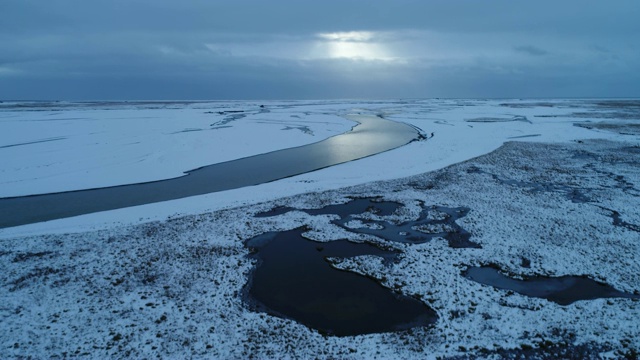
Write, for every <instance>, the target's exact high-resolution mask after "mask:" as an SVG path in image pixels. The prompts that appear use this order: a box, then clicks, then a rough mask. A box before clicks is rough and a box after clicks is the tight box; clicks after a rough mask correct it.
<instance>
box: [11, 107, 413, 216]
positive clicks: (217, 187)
mask: <svg viewBox="0 0 640 360" xmlns="http://www.w3.org/2000/svg"><path fill="white" fill-rule="evenodd" d="M351 119H354V120H356V121H358V122H359V125H357V126H355V127H354V128H353V129H352V130H351V131H349V132H346V133H344V134H340V135H337V136H334V137H330V138H328V139H325V140H322V141H319V142H316V143H313V144H309V145H304V146H300V147H295V148H289V149H283V150H278V151H274V152H270V153H266V154H260V155H255V156H251V157H246V158H242V159H238V160H233V161H228V162H223V163H219V164H213V165H208V166H204V167H201V168H199V169H195V170H192V171H188V172H187V174H186V175H184V176H181V177H177V178H173V179H167V180H160V181H153V182H146V183H138V184H131V185H122V186H112V187H104V188H97V189H89V190H79V191H69V192H60V193H51V194H43V195H32V196H20V197H13V198H2V199H0V228H6V227H11V226H18V225H24V224H30V223H36V222H41V221H47V220H53V219H60V218H65V217H71V216H77V215H83V214H89V213H94V212H98V211H105V210H113V209H119V208H124V207H129V206H136V205H144V204H150V203H155V202H160V201H167V200H174V199H180V198H185V197H189V196H194V195H201V194H208V193H212V192H218V191H224V190H230V189H237V188H241V187H245V186H251V185H258V184H263V183H267V182H271V181H275V180H279V179H283V178H287V177H290V176H295V175H300V174H303V173H307V172H311V171H315V170H319V169H322V168H326V167H329V166H333V165H337V164H341V163H345V162H349V161H353V160H357V159H361V158H364V157H367V156H371V155H375V154H378V153H381V152H385V151H388V150H391V149H394V148H397V147H400V146H403V145H406V144H408V143H410V142H412V141H414V140H418V139H420V138H421V134H420V133H419V132H418V130H417V129H415V128H414V127H412V126H410V125H407V124H404V123H399V122H395V121H390V120H385V119H383V118H381V117H378V116H373V115H358V116H353V117H351Z"/></svg>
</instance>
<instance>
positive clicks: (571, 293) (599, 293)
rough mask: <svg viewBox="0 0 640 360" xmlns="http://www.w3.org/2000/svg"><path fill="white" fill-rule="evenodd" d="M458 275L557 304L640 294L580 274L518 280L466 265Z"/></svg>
mask: <svg viewBox="0 0 640 360" xmlns="http://www.w3.org/2000/svg"><path fill="white" fill-rule="evenodd" d="M462 275H463V276H464V277H466V278H467V279H469V280H473V281H475V282H478V283H480V284H484V285H490V286H493V287H496V288H498V289H504V290H511V291H515V292H517V293H518V294H522V295H526V296H531V297H537V298H543V299H547V300H549V301H553V302H555V303H558V304H560V305H569V304H571V303H574V302H576V301H580V300H593V299H601V298H631V299H640V295H634V294H628V293H625V292H621V291H618V290H616V289H614V288H613V287H611V286H609V285H606V284H601V283H599V282H597V281H594V280H591V279H588V278H586V277H581V276H560V277H544V276H536V277H531V278H526V279H524V280H518V279H512V278H510V277H508V276H506V275H504V274H502V273H501V272H500V270H498V269H496V268H494V267H490V266H481V267H470V268H469V269H467V270H466V271H464V272H463V274H462Z"/></svg>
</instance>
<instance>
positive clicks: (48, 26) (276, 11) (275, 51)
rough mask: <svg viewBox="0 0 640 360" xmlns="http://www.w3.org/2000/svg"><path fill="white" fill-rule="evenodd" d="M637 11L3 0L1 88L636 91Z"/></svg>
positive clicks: (639, 74)
mask: <svg viewBox="0 0 640 360" xmlns="http://www.w3.org/2000/svg"><path fill="white" fill-rule="evenodd" d="M638 19H640V1H638V0H612V1H602V0H580V1H576V0H565V1H557V0H554V1H548V0H537V1H513V0H486V1H478V0H475V1H471V0H462V1H454V0H450V1H444V0H442V1H427V0H415V1H412V0H388V1H382V0H362V1H357V0H323V1H317V0H296V1H294V0H272V1H265V0H228V1H227V0H181V1H174V0H171V1H169V0H108V1H107V0H104V1H102V0H100V1H99V0H55V1H42V0H0V100H16V99H22V100H142V99H147V100H153V99H156V100H168V99H176V100H186V99H193V100H229V99H265V100H267V99H336V98H349V99H363V98H366V99H376V98H387V99H388V98H433V97H449V98H451V97H453V98H468V97H472V98H530V97H535V98H545V97H546V98H553V97H640V40H638V39H640V21H639V20H638Z"/></svg>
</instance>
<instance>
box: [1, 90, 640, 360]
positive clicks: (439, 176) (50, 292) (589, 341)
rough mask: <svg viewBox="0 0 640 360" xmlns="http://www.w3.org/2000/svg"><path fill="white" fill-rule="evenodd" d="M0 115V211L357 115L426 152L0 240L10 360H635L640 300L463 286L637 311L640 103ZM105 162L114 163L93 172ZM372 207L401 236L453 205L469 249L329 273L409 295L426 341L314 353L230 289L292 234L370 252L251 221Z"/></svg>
mask: <svg viewBox="0 0 640 360" xmlns="http://www.w3.org/2000/svg"><path fill="white" fill-rule="evenodd" d="M0 105H2V106H1V107H0V119H1V122H0V126H1V128H0V141H1V142H0V153H1V154H2V156H1V157H0V161H2V164H1V165H0V171H2V173H1V174H2V176H1V177H0V181H1V182H2V184H1V186H0V191H2V193H1V194H0V196H3V197H6V196H15V195H24V194H36V193H42V192H48V191H61V190H72V189H74V188H90V187H96V186H105V185H115V184H121V183H127V182H137V181H150V180H154V179H161V178H167V177H172V176H179V175H180V174H181V173H182V172H184V171H188V170H190V169H193V168H194V167H198V166H203V165H207V164H209V163H215V162H220V161H226V160H231V159H234V158H239V157H243V156H249V155H252V154H258V153H262V152H265V151H273V150H276V149H280V148H287V147H291V146H298V145H301V144H305V143H309V142H314V141H319V140H321V139H323V138H326V137H329V136H332V135H335V134H338V133H341V132H344V131H347V130H349V129H350V128H351V127H352V126H353V125H354V123H352V122H350V121H348V120H346V119H344V116H347V115H348V114H353V113H367V114H379V115H381V116H384V117H385V118H388V119H391V120H395V121H402V122H406V123H409V124H411V125H414V126H416V127H418V128H420V129H421V130H422V132H423V133H424V134H426V135H427V137H428V139H426V140H424V141H418V142H413V143H410V144H408V145H406V146H403V147H401V148H398V149H395V150H392V151H388V152H385V153H382V154H378V155H374V156H371V157H368V158H365V159H361V160H357V161H353V162H349V163H345V164H341V165H337V166H333V167H330V168H327V169H323V170H320V171H316V172H312V173H307V174H303V175H299V176H295V177H291V178H287V179H283V180H279V181H275V182H272V183H268V184H262V185H258V186H252V187H247V188H241V189H236V190H230V191H224V192H220V193H213V194H208V195H202V196H196V197H192V198H187V199H180V200H174V201H169V202H164V203H158V204H150V205H144V206H138V207H134V208H128V209H121V210H115V211H109V212H104V213H97V214H89V215H83V216H78V217H75V218H70V219H61V220H56V221H50V222H46V223H40V224H32V225H25V226H20V227H15V228H8V229H2V230H0V238H2V242H0V244H2V246H1V247H0V257H2V262H1V263H0V264H1V265H0V274H2V275H0V279H1V283H2V287H1V288H0V304H2V305H0V318H2V319H3V320H2V321H3V326H2V327H0V346H2V347H3V349H4V351H3V353H4V356H6V357H29V356H32V357H56V356H60V357H64V356H68V355H74V354H75V355H79V356H92V357H156V356H160V357H195V358H210V357H222V358H248V357H252V356H253V357H257V358H354V359H356V358H391V357H401V358H419V359H423V358H435V357H437V356H440V357H447V356H468V355H476V356H481V357H483V356H487V357H490V356H493V357H503V356H511V355H513V356H515V355H523V356H535V354H538V355H540V354H542V355H541V356H546V357H554V354H555V356H556V357H559V356H563V354H564V356H568V355H567V354H569V355H571V354H573V356H577V357H600V358H620V357H624V356H633V355H634V354H636V355H637V352H638V351H640V341H639V340H638V339H640V327H639V326H638V321H637V319H638V318H640V301H637V300H631V299H618V298H615V299H596V300H587V301H578V302H575V303H573V304H570V305H567V306H561V305H558V304H556V303H553V302H550V301H547V300H544V299H539V298H531V297H527V296H523V295H520V294H517V293H514V292H512V291H506V290H499V289H495V288H493V287H491V286H486V285H481V284H478V283H476V282H472V281H470V280H468V279H466V278H465V277H463V276H462V275H461V273H462V272H463V271H464V270H465V269H467V268H468V267H471V266H483V265H492V266H495V267H498V268H499V269H501V271H503V273H505V274H507V275H509V276H511V277H513V278H521V277H526V276H551V277H557V276H563V275H583V276H587V277H589V278H591V279H595V280H597V281H600V282H604V283H607V284H609V285H611V286H613V287H615V288H616V289H618V290H621V291H624V292H627V293H630V294H632V293H635V294H638V293H639V292H640V280H639V278H638V275H637V274H638V273H640V241H638V239H639V238H640V233H639V231H640V213H639V212H638V210H637V209H638V208H640V101H627V102H624V101H614V100H610V101H601V100H503V101H502V100H490V101H489V100H415V101H351V102H345V101H316V102H303V101H301V102H260V103H257V102H228V103H227V102H216V103H197V104H196V103H188V104H181V103H176V104H166V103H153V104H149V103H145V104H129V105H126V106H123V105H117V106H116V105H114V104H94V105H91V106H88V107H87V106H83V105H82V104H68V105H69V106H68V108H66V107H59V106H58V105H55V104H54V105H43V106H41V107H39V108H38V109H30V108H28V107H27V108H25V107H20V106H16V104H7V103H3V104H0ZM18 105H19V104H18ZM261 105H264V107H261ZM21 106H22V105H21ZM65 106H66V105H65ZM36 110H37V111H36ZM229 111H239V112H229ZM240 111H241V112H240ZM221 112H222V114H221ZM239 115H246V116H244V117H240V116H239ZM47 117H54V118H58V119H59V121H60V123H59V124H58V125H55V124H54V123H53V122H52V123H49V122H43V121H42V119H46V118H47ZM65 118H67V119H69V118H75V119H69V120H61V119H65ZM78 118H80V119H78ZM122 118H125V119H126V120H123V119H122ZM82 119H92V120H91V121H90V122H89V120H86V122H84V121H85V120H82ZM168 119H171V120H168ZM67 121H68V122H69V123H68V125H69V126H68V127H65V126H64V124H65V122H67ZM40 123H42V124H41V125H37V124H40ZM56 123H58V122H56ZM83 124H84V125H83ZM5 129H6V131H5ZM45 129H47V130H45ZM54 129H55V130H54ZM100 129H103V130H104V131H105V132H104V133H101V134H103V135H99V133H100ZM12 131H13V133H12V134H13V135H11V136H9V135H7V134H8V133H11V132H12ZM223 133H224V134H226V135H222V134H223ZM432 135H433V136H432ZM100 136H101V137H100ZM127 136H131V138H129V139H127V140H123V139H122V138H125V137H127ZM97 139H101V140H100V141H97ZM208 141H210V142H211V143H212V144H207V142H208ZM65 142H66V145H65ZM136 142H139V144H136V145H138V146H137V147H136V146H134V145H132V147H131V148H130V150H127V151H124V150H123V149H122V147H124V146H126V145H125V144H129V143H136ZM216 142H217V145H216V144H215V143H216ZM505 143H506V144H505ZM223 147H225V148H224V149H223ZM78 148H79V149H80V150H74V149H78ZM171 150H173V151H171ZM203 152H204V153H207V155H206V156H205V155H203ZM176 153H180V154H182V155H177V154H176ZM209 153H211V154H209ZM45 154H47V155H45ZM107 154H114V155H113V156H115V157H114V158H113V161H112V162H110V163H108V162H106V159H108V158H109V155H107ZM158 154H163V155H158ZM101 156H105V157H101ZM91 157H95V158H94V160H91V159H90V158H91ZM186 157H191V158H190V159H188V160H187V159H186ZM102 161H105V164H102ZM137 161H139V162H137ZM107 164H109V165H108V166H109V170H108V171H105V170H104V169H101V167H103V166H102V165H104V166H107ZM97 165H100V166H97ZM156 168H161V169H156ZM103 171H105V172H103ZM58 175H60V176H61V177H60V178H59V179H60V181H57V180H55V179H57V176H58ZM540 184H542V185H540ZM538 185H540V186H538ZM374 196H380V197H382V198H384V199H385V200H389V201H395V202H398V203H399V204H401V205H402V211H399V212H397V213H396V214H394V215H393V216H391V217H389V219H388V220H390V221H406V220H411V219H415V217H416V216H417V213H418V212H419V209H420V204H424V205H426V206H432V205H437V206H446V207H468V208H469V209H470V211H469V214H468V215H467V216H465V217H464V218H461V219H459V221H458V225H460V226H461V227H462V228H464V229H465V230H466V231H469V232H470V233H471V234H472V237H471V240H472V241H474V242H477V243H478V244H480V245H481V248H463V249H456V248H451V247H449V246H447V243H446V241H441V240H443V239H433V240H432V241H429V242H426V243H424V244H419V245H404V244H391V246H393V247H394V248H396V249H397V250H398V251H399V252H401V256H400V258H399V261H398V262H397V263H394V264H392V265H390V266H389V265H386V264H384V263H383V262H382V261H381V259H380V258H378V257H376V256H358V257H355V258H349V259H333V260H332V264H333V266H335V267H337V268H341V269H344V270H347V271H352V272H356V273H360V274H364V275H367V276H369V277H371V278H374V279H378V281H379V282H380V283H381V284H382V285H383V286H385V287H388V288H393V289H396V291H399V292H401V293H402V294H405V295H409V296H417V297H419V298H421V299H423V301H424V302H425V304H427V305H429V306H430V307H432V308H433V309H434V310H435V311H436V313H437V314H438V321H437V322H436V324H435V325H434V326H432V327H426V328H420V329H414V330H411V331H403V332H398V333H383V334H369V335H362V336H354V337H330V336H329V337H327V336H323V335H322V334H319V333H318V332H316V331H314V330H311V329H309V328H307V327H305V326H302V325H300V324H298V323H296V322H295V321H292V320H287V319H282V318H279V317H275V316H271V315H268V314H265V313H256V312H253V311H250V310H249V309H248V308H247V306H246V304H245V303H244V302H243V300H242V294H243V289H244V286H245V284H246V283H247V280H248V278H249V276H250V273H251V270H252V269H253V267H254V266H255V265H256V263H255V261H254V260H252V259H250V258H249V257H248V254H249V249H247V248H246V247H245V245H244V241H245V240H247V239H249V238H251V237H253V236H256V235H259V234H261V233H264V232H268V231H284V230H290V229H294V228H297V227H300V226H306V227H307V228H309V229H310V231H309V233H308V234H307V237H309V238H311V239H315V240H317V241H331V240H336V239H345V238H346V239H351V240H353V241H374V242H375V241H380V239H374V238H372V237H371V236H368V237H367V236H362V235H361V234H356V233H355V232H351V231H346V230H345V229H342V228H339V227H337V226H336V225H334V224H332V223H331V222H330V220H331V219H332V218H331V216H327V215H319V216H311V215H308V214H306V213H304V212H301V211H290V212H288V213H286V214H281V215H277V216H273V217H266V218H256V217H254V215H255V214H256V213H259V212H262V211H267V210H270V209H272V208H276V207H281V206H287V207H292V208H296V209H306V208H319V207H322V206H325V205H327V204H336V203H344V202H347V201H348V200H349V198H352V197H374ZM576 196H578V200H576V198H575V197H576ZM355 225H357V224H355ZM353 230H354V231H355V230H357V226H354V229H353ZM576 353H577V354H578V355H575V354H576ZM580 354H582V355H580Z"/></svg>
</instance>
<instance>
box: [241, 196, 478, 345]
mask: <svg viewBox="0 0 640 360" xmlns="http://www.w3.org/2000/svg"><path fill="white" fill-rule="evenodd" d="M401 206H402V204H399V203H395V202H390V201H382V199H380V198H356V199H352V200H351V201H349V202H347V203H345V204H338V205H329V206H326V207H324V208H321V209H299V210H300V211H304V212H306V213H308V214H310V215H327V214H334V215H338V216H339V217H340V219H338V220H334V221H332V223H334V224H336V225H338V226H340V227H342V228H344V229H345V230H347V231H351V232H357V233H363V234H371V235H375V236H378V237H380V238H382V239H385V240H387V241H393V242H403V243H410V244H419V243H423V242H426V241H429V240H431V239H433V238H435V237H442V238H445V239H447V241H448V242H449V246H451V247H479V245H478V244H475V243H473V242H471V241H469V238H470V236H471V235H470V234H469V233H468V232H466V231H465V230H464V229H462V228H461V227H460V226H459V225H458V224H456V222H455V221H456V220H457V219H459V218H461V217H463V216H465V215H466V214H467V213H468V211H469V209H467V208H447V207H441V206H433V207H423V210H422V212H421V213H420V215H419V217H418V219H417V220H415V221H405V222H403V223H399V224H398V223H394V222H392V221H386V220H384V218H383V219H382V220H370V219H366V217H367V216H369V217H371V215H376V216H379V217H385V216H389V215H393V214H394V212H396V211H397V210H398V209H399V208H400V207H401ZM292 210H296V209H293V208H290V207H276V208H274V209H272V210H270V211H266V212H262V213H258V214H256V217H268V216H277V215H282V214H285V213H287V212H289V211H292ZM358 215H360V217H358ZM356 220H357V221H361V223H362V224H366V225H367V226H368V227H363V228H356V229H354V228H352V227H349V226H348V223H349V222H350V221H356ZM303 231H304V230H303V229H296V230H290V231H285V232H281V233H267V234H263V235H260V236H257V237H255V238H253V239H250V240H249V241H247V246H248V247H250V248H251V249H253V250H255V251H256V253H255V254H254V255H253V256H255V257H256V258H257V259H259V261H260V263H259V265H258V266H257V268H256V270H255V272H254V274H253V276H252V278H251V281H250V283H249V286H248V289H249V290H248V298H249V303H250V304H252V305H253V306H254V307H255V308H256V309H257V310H260V311H265V312H268V313H271V314H274V315H277V316H281V317H285V318H291V319H294V320H296V321H298V322H300V323H302V324H305V325H307V326H309V327H311V328H314V329H317V330H319V331H322V332H325V333H329V334H334V335H340V336H342V335H358V334H367V333H378V332H388V331H396V330H402V329H408V328H412V327H415V326H424V325H428V324H431V323H433V322H435V321H436V318H437V316H436V314H435V312H434V311H433V310H431V309H430V308H428V307H427V306H426V305H425V304H423V303H422V302H420V301H418V300H415V299H413V298H409V297H406V296H400V295H398V294H395V293H393V292H392V291H391V290H390V289H387V288H384V287H382V286H381V285H380V284H378V283H377V282H376V281H374V280H373V279H369V278H367V277H364V276H361V275H358V274H355V273H351V272H347V271H340V270H337V269H335V268H333V267H331V265H330V263H329V262H328V261H327V260H326V258H327V257H338V258H348V257H353V256H358V255H376V256H381V257H384V258H385V259H386V260H387V261H390V260H392V259H393V258H394V257H395V255H396V254H395V253H393V252H390V251H387V250H383V249H380V248H378V247H376V246H373V245H370V244H355V243H352V242H349V241H346V240H340V241H330V242H327V243H320V242H315V241H311V240H308V239H305V238H304V237H302V235H301V234H302V233H303Z"/></svg>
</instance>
